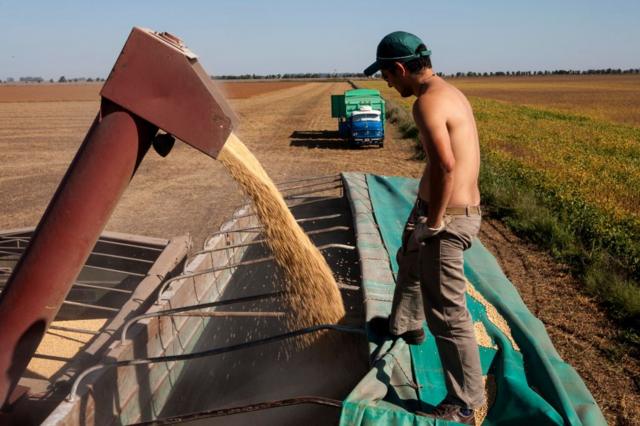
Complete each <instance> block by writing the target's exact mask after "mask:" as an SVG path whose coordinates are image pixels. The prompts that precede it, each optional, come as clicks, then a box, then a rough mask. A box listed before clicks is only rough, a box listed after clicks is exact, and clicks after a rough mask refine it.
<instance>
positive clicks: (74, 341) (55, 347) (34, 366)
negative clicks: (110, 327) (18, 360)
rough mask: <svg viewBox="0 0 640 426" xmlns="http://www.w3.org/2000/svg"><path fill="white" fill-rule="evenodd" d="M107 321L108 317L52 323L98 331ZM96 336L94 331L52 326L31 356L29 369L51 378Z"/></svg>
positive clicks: (31, 371) (38, 374) (43, 376)
mask: <svg viewBox="0 0 640 426" xmlns="http://www.w3.org/2000/svg"><path fill="white" fill-rule="evenodd" d="M106 322H107V319H106V318H96V319H84V320H69V321H53V322H52V323H51V325H53V326H59V327H67V328H76V329H83V330H87V331H89V332H91V331H93V332H97V331H99V330H101V329H102V327H103V326H104V325H105V323H106ZM94 337H95V336H94V334H92V333H78V332H74V331H67V330H58V329H53V328H50V329H48V330H47V332H46V333H45V335H44V336H43V337H42V341H41V342H40V345H38V349H37V350H36V354H35V355H34V356H33V358H31V361H30V362H29V365H28V366H27V371H29V372H30V373H32V374H35V375H37V376H39V377H42V378H46V379H49V378H51V376H53V375H54V374H55V373H56V372H57V371H58V370H60V369H61V368H62V367H63V366H64V365H65V364H66V363H67V362H69V361H71V360H72V359H73V357H75V356H76V354H77V353H78V352H80V351H81V350H82V349H83V348H84V347H85V345H86V344H87V343H88V342H89V341H90V340H91V339H93V338H94Z"/></svg>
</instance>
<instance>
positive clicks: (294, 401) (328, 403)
mask: <svg viewBox="0 0 640 426" xmlns="http://www.w3.org/2000/svg"><path fill="white" fill-rule="evenodd" d="M301 404H316V405H323V406H325V407H335V408H342V401H340V400H337V399H332V398H325V397H323V396H298V397H295V398H287V399H279V400H276V401H265V402H258V403H256V404H248V405H240V406H237V407H229V408H218V409H215V410H206V411H200V412H198V413H190V414H183V415H179V416H173V417H167V418H164V419H156V420H150V421H148V422H142V423H135V424H134V426H156V425H169V424H175V423H183V422H188V421H194V420H199V419H207V418H210V417H222V416H232V415H234V414H242V413H251V412H254V411H261V410H268V409H270V408H279V407H289V406H292V405H301Z"/></svg>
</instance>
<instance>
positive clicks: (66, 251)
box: [0, 28, 234, 405]
mask: <svg viewBox="0 0 640 426" xmlns="http://www.w3.org/2000/svg"><path fill="white" fill-rule="evenodd" d="M100 94H101V96H102V102H101V106H100V110H99V112H98V114H97V117H96V119H95V121H94V122H93V125H92V126H91V128H90V129H89V131H88V133H87V135H86V137H85V139H84V141H83V143H82V145H81V146H80V148H79V150H78V152H77V154H76V156H75V158H74V160H73V162H72V163H71V165H70V166H69V169H68V170H67V172H66V174H65V176H64V178H63V179H62V182H61V183H60V185H59V187H58V189H57V191H56V193H55V195H54V196H53V198H52V200H51V201H50V203H49V206H48V207H47V210H46V211H45V213H44V215H43V217H42V219H41V220H40V223H39V224H38V227H37V228H36V231H35V233H34V235H33V239H32V242H31V244H30V245H29V247H28V249H27V250H26V251H25V253H24V255H23V256H22V258H21V259H20V261H19V263H18V264H17V265H16V267H15V269H14V271H13V274H12V275H11V277H10V279H9V281H8V282H7V285H6V287H5V289H4V291H3V292H2V294H0V348H1V350H0V404H2V405H5V404H6V403H8V402H9V401H10V400H11V399H12V398H11V396H12V393H13V391H14V389H15V387H16V384H17V383H18V380H19V379H20V377H21V375H22V374H23V372H24V370H25V368H26V366H27V365H28V363H29V360H30V359H31V357H32V356H33V354H34V352H35V350H36V348H37V347H38V344H39V343H40V341H41V339H42V337H43V335H44V333H45V331H46V329H47V327H48V325H49V323H50V322H51V321H52V320H53V318H54V317H55V315H56V313H57V312H58V310H59V309H60V306H61V304H62V302H63V301H64V299H65V297H66V295H67V293H68V292H69V289H70V288H71V286H72V284H73V282H74V280H75V279H76V277H77V276H78V274H79V272H80V270H81V268H82V266H83V264H84V262H85V261H86V259H87V257H88V256H89V254H90V252H91V249H92V248H93V246H94V245H95V243H96V241H97V239H98V237H99V236H100V233H101V232H102V230H103V228H104V227H105V225H106V223H107V221H108V220H109V217H110V216H111V213H112V212H113V209H114V208H115V206H116V204H117V202H118V200H119V199H120V197H121V195H122V193H123V192H124V190H125V188H126V187H127V185H128V183H129V181H130V180H131V178H132V177H133V175H134V174H135V171H136V169H137V167H138V165H139V164H140V162H141V161H142V158H143V157H144V155H145V154H146V152H147V151H148V149H149V147H150V146H151V145H152V144H153V145H154V147H155V148H156V150H158V152H160V153H161V154H163V155H166V154H167V153H168V151H169V150H170V148H171V142H172V139H171V138H170V137H166V136H165V137H158V136H157V133H158V130H162V131H164V132H166V133H167V134H169V135H172V136H174V137H175V138H177V139H180V140H182V141H184V142H186V143H188V144H189V145H191V146H193V147H194V148H196V149H198V150H200V151H202V152H204V153H205V154H207V155H209V156H211V157H213V158H216V157H217V155H218V153H219V152H220V150H221V148H222V146H223V145H224V143H225V141H226V140H227V138H228V137H229V135H230V134H231V132H232V129H233V122H234V119H233V117H234V116H233V114H232V113H231V110H230V108H229V107H228V106H227V104H226V101H225V100H224V98H223V97H222V95H221V94H220V93H219V92H218V91H217V89H216V88H215V87H214V85H213V82H212V81H211V78H210V76H209V75H208V74H207V73H206V72H205V70H204V69H203V68H202V66H201V65H200V64H199V62H198V60H197V58H196V56H195V55H194V54H193V53H192V52H191V51H189V50H188V49H187V48H186V47H185V46H184V45H183V44H182V42H181V41H180V40H179V39H178V38H176V37H174V36H172V35H170V34H167V33H156V32H153V31H150V30H147V29H141V28H134V29H133V30H132V32H131V34H130V35H129V38H128V40H127V42H126V43H125V45H124V48H123V49H122V52H121V54H120V56H119V57H118V59H117V61H116V63H115V65H114V67H113V70H112V71H111V74H110V75H109V78H108V79H107V81H106V82H105V84H104V87H103V88H102V91H101V92H100Z"/></svg>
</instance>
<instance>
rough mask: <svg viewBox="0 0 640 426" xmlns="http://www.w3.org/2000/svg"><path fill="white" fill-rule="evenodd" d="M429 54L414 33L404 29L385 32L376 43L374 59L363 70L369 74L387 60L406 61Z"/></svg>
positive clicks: (377, 69) (378, 68) (378, 69)
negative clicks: (389, 32) (376, 48)
mask: <svg viewBox="0 0 640 426" xmlns="http://www.w3.org/2000/svg"><path fill="white" fill-rule="evenodd" d="M429 55H431V51H430V50H429V49H427V46H425V44H424V43H423V42H422V40H420V38H419V37H418V36H416V35H414V34H411V33H408V32H406V31H395V32H392V33H391V34H387V35H386V36H384V38H383V39H382V40H381V41H380V43H378V50H377V51H376V61H375V62H374V63H373V64H371V65H369V66H368V67H367V69H365V70H364V74H365V75H367V76H369V75H373V74H375V73H376V72H378V71H380V65H381V64H384V63H389V62H407V61H410V60H412V59H417V58H420V57H423V56H429Z"/></svg>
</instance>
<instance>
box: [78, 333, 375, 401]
mask: <svg viewBox="0 0 640 426" xmlns="http://www.w3.org/2000/svg"><path fill="white" fill-rule="evenodd" d="M323 330H326V331H337V332H341V333H352V334H361V335H366V331H365V330H364V329H363V328H357V327H346V326H342V325H336V324H318V325H314V326H311V327H306V328H302V329H299V330H294V331H289V332H286V333H282V334H276V335H274V336H269V337H265V338H262V339H257V340H251V341H248V342H244V343H238V344H235V345H230V346H224V347H222V348H213V349H208V350H206V351H201V352H192V353H189V354H180V355H166V356H159V357H149V358H138V359H132V360H125V361H110V362H103V363H100V364H96V365H94V366H92V367H89V368H87V369H86V370H84V371H83V372H82V373H80V374H78V376H77V377H76V378H75V380H74V381H73V385H72V387H71V391H70V392H69V396H68V398H67V400H68V401H69V402H74V401H75V399H76V394H77V391H78V386H79V385H80V382H82V380H83V379H84V378H85V377H86V376H87V375H89V374H91V373H93V372H95V371H98V370H102V369H105V368H111V367H116V368H117V367H127V366H132V365H147V364H153V363H158V362H175V361H186V360H190V359H196V358H203V357H207V356H213V355H220V354H223V353H227V352H233V351H237V350H240V349H247V348H253V347H256V346H261V345H265V344H267V343H272V342H277V341H280V340H286V339H291V338H293V337H298V336H302V335H305V334H309V333H315V332H317V331H323Z"/></svg>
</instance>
